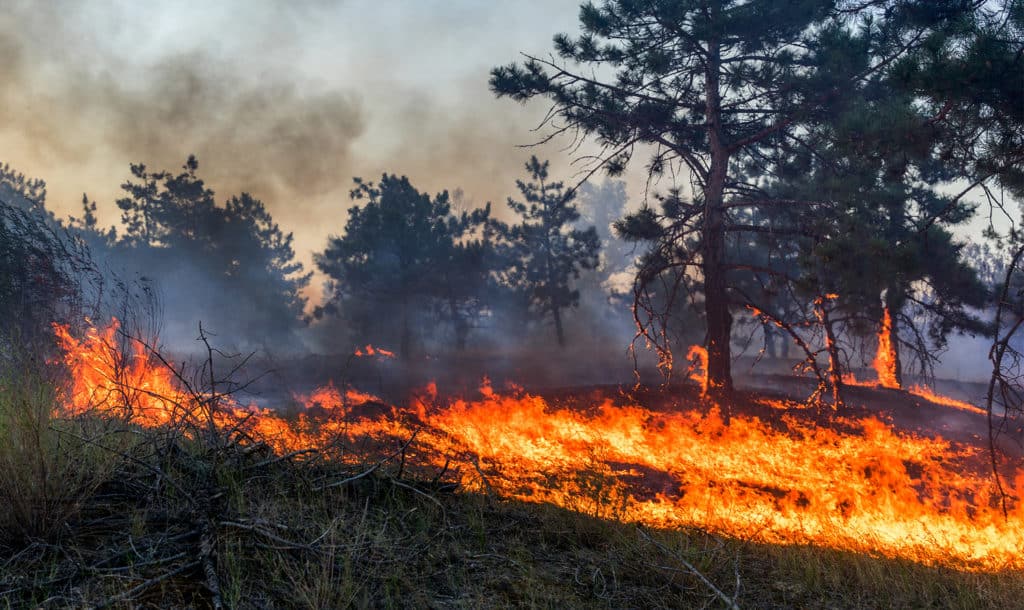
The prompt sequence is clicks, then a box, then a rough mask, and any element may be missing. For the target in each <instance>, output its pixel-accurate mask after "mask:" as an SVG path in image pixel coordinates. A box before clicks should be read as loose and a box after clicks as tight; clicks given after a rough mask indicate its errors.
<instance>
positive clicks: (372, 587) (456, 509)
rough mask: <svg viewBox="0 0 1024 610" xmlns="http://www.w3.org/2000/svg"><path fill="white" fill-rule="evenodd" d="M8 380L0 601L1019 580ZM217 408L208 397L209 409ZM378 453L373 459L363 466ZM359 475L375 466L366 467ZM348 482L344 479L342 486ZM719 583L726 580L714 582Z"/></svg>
mask: <svg viewBox="0 0 1024 610" xmlns="http://www.w3.org/2000/svg"><path fill="white" fill-rule="evenodd" d="M57 387H58V384H57V380H56V379H55V378H51V377H47V376H46V375H42V374H35V373H33V374H28V373H26V372H25V371H22V374H19V375H14V374H12V373H11V371H10V370H8V372H7V373H6V374H5V376H4V377H3V383H2V384H0V501H3V502H4V504H5V505H7V506H9V507H10V510H5V511H0V557H8V559H6V560H3V561H0V608H3V607H7V608H25V607H42V608H60V607H125V608H128V607H132V608H140V607H143V608H144V607H162V608H170V607H183V606H186V607H218V606H220V607H229V608H342V607H377V608H410V607H426V608H478V607H487V608H520V607H541V608H629V607H636V608H693V607H720V606H723V605H725V601H723V597H724V598H735V602H736V604H737V605H738V606H739V607H742V608H779V607H793V608H877V607H913V608H919V607H925V608H927V607H934V608H993V607H996V608H999V607H1002V608H1007V607H1014V606H1017V605H1019V601H1020V600H1021V599H1024V575H1022V574H1019V573H1011V574H1006V573H1004V574H976V573H965V572H957V571H954V570H949V569H943V568H933V567H927V566H922V565H918V564H914V563H911V562H906V561H898V560H891V559H885V558H878V557H868V556H864V555H857V554H852V553H844V552H838V551H833V550H828V549H821V548H814V547H799V546H789V547H785V546H772V545H763V544H754V543H750V542H745V541H742V540H735V539H725V538H720V537H716V536H714V535H711V534H708V533H705V532H700V531H696V530H680V531H645V530H643V531H642V530H638V529H637V528H636V526H634V525H631V524H625V523H621V522H618V521H616V520H615V519H614V517H615V516H616V514H618V512H619V510H618V508H619V507H618V504H617V503H618V501H619V500H618V499H617V498H616V496H615V494H613V493H610V492H609V491H608V490H609V487H608V485H606V482H605V481H603V480H601V478H600V477H595V478H594V479H593V480H589V479H588V480H586V481H583V482H584V483H586V485H581V486H582V487H583V488H584V489H587V490H590V491H591V492H592V493H589V494H588V497H586V498H581V501H580V505H579V507H578V509H579V510H578V511H577V512H574V511H569V510H565V509H560V508H556V507H553V506H548V505H537V504H524V503H517V502H511V501H504V500H499V499H496V498H493V497H490V496H487V495H480V494H472V493H463V492H459V491H458V490H455V489H454V488H453V487H452V486H451V485H449V484H446V483H445V481H444V480H441V481H436V482H435V481H433V480H432V477H431V476H430V475H431V473H430V472H422V471H418V472H415V473H414V474H409V472H410V469H411V467H410V466H409V465H405V468H404V470H403V469H402V467H400V466H399V465H398V464H393V463H388V464H385V465H384V466H383V467H381V468H377V469H375V470H373V472H368V470H369V466H360V465H358V464H356V465H353V464H348V465H343V464H340V463H339V462H337V461H329V460H328V461H324V460H319V459H315V458H311V457H309V456H299V457H297V458H296V459H292V460H278V459H275V458H274V456H273V454H271V453H269V452H268V450H267V449H266V448H264V447H261V446H259V445H258V444H254V443H252V442H251V441H246V440H245V439H242V438H240V437H232V436H221V437H205V436H202V435H197V434H183V433H182V432H181V431H180V430H142V429H134V428H132V427H130V426H128V425H126V424H125V423H124V422H121V421H118V420H110V419H104V418H100V417H81V418H76V419H73V420H54V419H53V418H52V412H53V406H54V405H55V404H56V400H57V389H56V388H57ZM208 406H209V405H208ZM367 463H368V464H369V463H371V462H367ZM358 474H365V476H354V475H358ZM346 479H349V480H350V481H349V482H348V483H345V484H341V485H334V486H332V485H330V484H331V483H333V482H338V481H344V480H346ZM712 587H714V588H715V589H718V590H719V591H720V594H716V593H715V591H714V590H713V589H712Z"/></svg>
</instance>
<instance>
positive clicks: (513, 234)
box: [508, 157, 601, 346]
mask: <svg viewBox="0 0 1024 610" xmlns="http://www.w3.org/2000/svg"><path fill="white" fill-rule="evenodd" d="M526 171H527V172H529V174H530V177H531V179H532V181H531V182H523V181H522V180H517V181H516V186H517V187H518V188H519V192H520V193H521V194H522V197H523V199H524V200H525V201H524V202H519V201H516V200H514V199H512V198H511V197H510V198H509V200H508V206H509V208H511V209H512V211H513V212H515V213H516V214H517V215H518V216H519V217H520V218H522V222H521V223H519V224H517V225H513V226H511V227H510V228H509V229H508V236H509V239H510V241H511V242H512V244H513V247H514V248H515V250H514V259H513V260H514V262H513V264H512V266H513V269H515V274H516V278H517V279H516V282H515V283H516V284H518V285H519V286H521V287H522V288H523V289H524V290H525V291H526V293H527V294H528V295H529V302H530V305H531V307H532V308H533V309H534V310H535V311H536V312H537V313H538V314H539V315H540V316H541V317H547V316H551V319H552V321H553V322H554V324H555V335H556V336H557V338H558V345H560V346H564V345H565V330H564V328H563V323H562V310H564V309H566V308H570V307H576V306H577V305H578V304H579V296H580V295H579V291H578V290H575V289H574V288H573V287H572V281H573V280H575V279H578V278H579V276H580V270H581V269H593V268H595V267H596V266H597V264H598V260H599V259H598V253H599V251H600V247H601V242H600V239H599V238H598V236H597V231H596V230H595V229H594V227H590V228H589V229H586V230H581V229H575V228H572V225H573V223H575V222H576V221H577V220H578V219H579V212H578V211H577V210H576V206H575V205H574V204H573V200H574V199H575V193H574V192H573V191H567V190H566V189H565V186H564V185H563V184H562V183H561V182H548V162H547V161H544V162H543V163H542V162H540V161H539V160H538V159H537V157H531V158H530V160H529V161H528V162H527V163H526Z"/></svg>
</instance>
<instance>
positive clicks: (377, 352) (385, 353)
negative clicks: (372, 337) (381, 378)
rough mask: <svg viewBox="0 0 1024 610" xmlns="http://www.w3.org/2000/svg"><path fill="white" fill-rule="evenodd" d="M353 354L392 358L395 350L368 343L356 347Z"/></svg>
mask: <svg viewBox="0 0 1024 610" xmlns="http://www.w3.org/2000/svg"><path fill="white" fill-rule="evenodd" d="M354 354H355V355H356V356H359V357H364V356H380V357H381V358H394V357H395V352H393V351H391V350H387V349H384V348H382V347H374V346H372V345H370V344H369V343H367V344H366V346H365V347H362V348H359V349H357V350H356V351H355V352H354Z"/></svg>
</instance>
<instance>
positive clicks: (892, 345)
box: [872, 299, 903, 389]
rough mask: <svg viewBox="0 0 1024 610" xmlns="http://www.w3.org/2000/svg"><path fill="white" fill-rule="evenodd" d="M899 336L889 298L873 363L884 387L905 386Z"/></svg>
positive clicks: (879, 330) (883, 314) (884, 308)
mask: <svg viewBox="0 0 1024 610" xmlns="http://www.w3.org/2000/svg"><path fill="white" fill-rule="evenodd" d="M898 342H899V338H898V336H897V330H896V323H895V321H894V320H893V317H892V313H891V310H890V306H889V303H888V299H887V302H886V305H885V307H883V308H882V321H881V325H880V326H879V329H878V351H877V352H876V353H875V359H874V362H873V363H872V365H873V366H874V368H875V372H876V373H877V374H878V383H879V385H881V386H882V387H883V388H894V389H899V388H901V387H903V371H902V370H901V366H900V352H899V343H898Z"/></svg>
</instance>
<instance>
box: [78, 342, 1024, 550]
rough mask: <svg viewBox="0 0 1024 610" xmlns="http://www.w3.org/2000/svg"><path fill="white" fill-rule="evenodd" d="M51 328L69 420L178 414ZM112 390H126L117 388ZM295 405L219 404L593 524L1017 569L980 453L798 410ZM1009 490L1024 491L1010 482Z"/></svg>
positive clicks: (106, 354) (1019, 513) (277, 440)
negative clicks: (696, 531) (374, 449)
mask: <svg viewBox="0 0 1024 610" xmlns="http://www.w3.org/2000/svg"><path fill="white" fill-rule="evenodd" d="M58 331H59V332H58V336H59V338H60V340H61V346H62V347H63V349H64V350H65V353H66V356H65V363H66V364H67V365H68V367H69V369H70V370H71V372H72V374H73V376H74V387H73V390H72V392H71V394H70V396H69V397H68V404H67V410H68V412H69V413H70V414H77V413H81V412H84V411H87V410H92V409H95V410H104V409H110V410H114V411H123V410H125V409H128V408H129V403H128V401H127V400H126V397H127V396H131V397H132V399H133V400H138V401H140V402H139V403H132V404H138V405H140V406H139V408H138V409H137V411H141V413H138V414H137V415H138V416H137V417H136V419H135V420H134V421H137V422H138V423H140V424H142V425H148V426H157V425H163V424H165V423H166V422H170V421H173V420H174V417H175V415H174V414H175V412H176V409H178V408H180V407H179V406H178V405H179V404H180V403H183V402H187V397H186V396H185V395H184V394H183V393H182V392H180V391H179V390H177V389H176V384H175V383H174V378H173V376H171V375H168V374H167V373H165V372H163V371H165V370H166V369H165V368H163V367H162V366H161V365H158V364H157V363H154V362H153V361H152V359H151V358H147V357H145V356H144V354H145V352H144V351H141V352H134V355H133V357H132V358H131V359H129V362H128V365H129V366H127V367H122V368H121V369H117V368H111V365H112V364H116V363H118V360H117V359H116V358H111V357H110V356H112V355H113V354H114V352H113V351H112V349H111V346H112V345H113V339H114V338H115V335H116V326H115V325H112V326H111V327H108V328H107V329H105V330H103V331H91V332H90V333H88V334H87V335H86V336H85V338H83V339H82V340H76V339H74V338H73V337H71V336H70V335H69V334H68V333H67V332H66V329H58ZM139 347H140V346H138V345H136V346H135V348H139ZM121 381H126V382H129V383H130V385H129V386H127V387H128V389H130V390H131V392H129V393H125V392H123V391H121V390H119V389H118V388H120V387H122V386H120V385H118V384H120V383H121ZM115 382H117V383H115ZM135 390H138V392H137V393H135ZM164 393H167V396H168V397H170V398H161V397H162V396H163V395H164ZM296 399H297V400H298V401H299V403H301V405H302V408H301V409H300V412H299V414H298V415H297V416H295V417H292V418H285V417H283V416H281V415H279V414H277V413H275V412H273V411H269V410H257V409H253V408H251V407H250V408H241V407H238V406H237V405H233V404H229V405H227V406H226V408H225V415H223V416H222V417H224V418H225V419H224V421H225V422H227V421H231V422H237V421H239V420H240V419H241V414H245V415H246V416H247V417H246V419H245V421H246V422H247V426H249V428H248V430H249V434H250V435H251V436H252V437H253V438H258V439H262V440H265V442H267V443H268V444H270V445H271V446H273V447H274V448H275V449H276V450H277V451H280V452H286V451H296V450H301V449H304V448H316V447H323V446H325V445H326V444H327V443H330V442H333V441H336V440H338V439H348V440H350V441H354V439H357V438H362V437H366V436H370V437H374V438H393V439H408V438H410V436H412V434H413V433H414V432H415V431H417V430H418V432H419V433H418V434H417V436H416V441H417V445H416V448H417V452H416V453H417V456H418V457H417V459H420V460H423V461H424V462H425V464H424V465H426V466H433V467H437V468H440V467H441V466H443V465H445V464H446V463H448V462H449V461H450V462H451V463H453V464H461V467H460V468H461V469H459V470H457V472H456V475H455V476H458V477H459V479H460V482H461V483H462V485H463V486H465V487H467V488H470V489H481V490H483V489H486V490H488V491H489V492H490V493H498V494H500V495H503V496H505V497H509V498H516V499H520V500H525V501H531V502H551V503H554V504H557V505H560V506H563V507H567V508H571V509H574V510H578V511H582V512H586V513H589V514H592V515H594V516H598V517H602V518H614V519H620V520H624V521H635V522H642V523H645V524H650V525H654V526H661V527H689V526H695V527H700V528H703V529H706V530H710V531H715V532H719V533H721V534H724V535H730V536H736V537H742V538H745V539H752V540H758V541H764V542H771V543H784V544H802V543H811V544H816V545H821V546H827V547H832V548H837V549H847V550H854V551H859V552H866V553H872V554H883V555H886V556H891V557H903V558H908V559H912V560H915V561H920V562H924V563H929V564H943V565H950V566H955V567H958V568H962V569H978V570H1001V569H1022V568H1024V528H1021V523H1022V519H1024V508H1022V506H1024V503H1021V502H1018V501H1015V502H1013V503H1012V506H1011V512H1010V514H1009V517H1008V518H1004V517H1003V514H1002V512H1001V511H1000V509H999V507H998V496H997V495H996V493H997V492H996V490H995V489H994V485H993V484H992V483H991V481H990V480H989V478H988V477H987V475H986V473H985V472H984V470H983V469H980V468H977V467H976V466H977V464H976V463H975V462H976V461H977V458H978V457H979V456H978V455H977V452H978V451H979V450H978V449H976V448H973V447H969V446H963V445H957V444H954V443H951V442H950V441H947V440H945V439H942V438H940V437H935V438H928V437H924V436H920V435H915V434H909V433H904V432H901V431H897V430H895V429H894V428H893V427H892V426H891V425H889V424H887V423H885V422H884V421H882V420H881V419H878V418H874V417H869V418H863V419H853V418H835V423H834V426H833V427H829V428H824V427H820V426H817V425H815V424H814V423H813V422H811V421H806V420H804V419H800V418H799V417H797V416H796V415H794V414H798V413H799V412H800V408H799V407H800V405H799V404H797V403H790V402H786V401H781V400H767V399H762V400H760V401H759V404H758V405H757V406H759V407H763V408H764V411H765V412H769V411H774V412H776V413H777V412H778V410H782V411H783V413H784V414H783V415H782V416H781V420H780V421H776V422H775V423H769V422H768V421H767V420H762V419H759V418H756V417H753V416H749V415H740V416H733V417H732V418H731V419H730V422H729V423H728V424H726V423H724V421H723V419H722V418H721V417H720V415H719V412H718V410H717V408H711V409H710V410H707V409H702V408H700V407H699V406H698V405H697V404H695V403H691V404H687V403H686V401H683V400H677V401H676V402H675V403H674V404H672V405H670V406H671V408H670V409H665V408H654V407H653V406H650V405H647V406H645V405H641V404H632V402H633V401H629V400H626V401H625V403H624V404H623V403H622V401H619V402H616V401H613V400H611V399H603V400H594V401H591V402H590V403H587V404H568V403H553V402H550V401H548V400H546V399H544V398H542V397H540V396H537V395H533V394H530V393H528V392H526V391H524V390H522V389H521V388H512V389H510V390H508V391H503V392H498V391H495V390H494V389H493V388H492V387H491V385H490V384H489V383H488V382H485V384H484V385H483V386H482V387H481V388H480V397H479V398H478V399H474V400H468V399H461V398H460V399H454V400H450V401H447V400H443V399H441V398H439V397H438V392H437V388H436V387H434V386H432V385H431V386H430V387H428V388H426V389H425V390H424V391H423V392H422V393H421V394H420V396H419V397H417V398H415V399H414V400H413V401H412V405H411V406H410V407H409V408H405V409H400V408H398V407H393V406H389V405H384V404H383V403H382V402H381V401H380V400H379V399H377V398H376V397H373V396H371V395H368V394H363V393H360V392H357V391H355V390H341V389H339V388H337V387H335V386H334V385H328V386H326V387H324V388H320V389H318V390H316V391H315V392H313V393H311V394H309V395H304V396H297V397H296ZM366 405H377V406H378V407H379V408H377V409H376V410H374V409H368V408H366ZM936 408H941V407H936ZM232 418H233V419H232ZM778 419H779V418H776V420H778ZM225 425H226V424H225ZM1009 491H1010V493H1011V495H1013V496H1015V497H1016V496H1019V494H1020V493H1021V492H1022V491H1024V470H1022V471H1020V472H1018V474H1017V477H1016V479H1015V480H1014V481H1012V482H1011V488H1010V489H1009Z"/></svg>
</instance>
